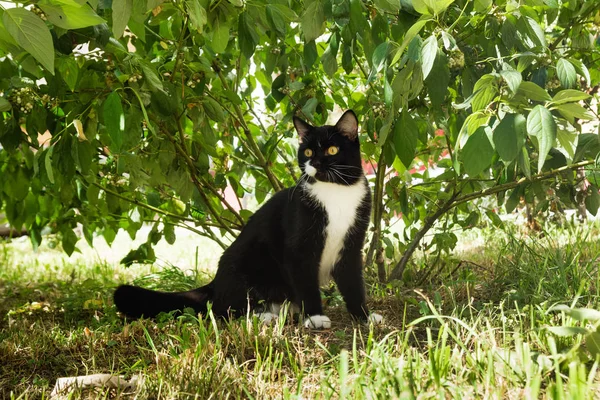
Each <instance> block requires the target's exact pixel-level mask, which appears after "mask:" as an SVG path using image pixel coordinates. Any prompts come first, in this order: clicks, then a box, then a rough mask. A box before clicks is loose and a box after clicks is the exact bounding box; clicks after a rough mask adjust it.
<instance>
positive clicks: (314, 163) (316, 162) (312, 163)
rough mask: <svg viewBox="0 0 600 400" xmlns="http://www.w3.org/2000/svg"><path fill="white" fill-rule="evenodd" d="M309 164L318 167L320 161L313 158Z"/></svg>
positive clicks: (319, 166)
mask: <svg viewBox="0 0 600 400" xmlns="http://www.w3.org/2000/svg"><path fill="white" fill-rule="evenodd" d="M310 165H312V166H313V167H315V168H316V169H319V168H321V161H318V160H313V161H311V163H310Z"/></svg>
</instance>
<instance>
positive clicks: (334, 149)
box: [327, 146, 340, 156]
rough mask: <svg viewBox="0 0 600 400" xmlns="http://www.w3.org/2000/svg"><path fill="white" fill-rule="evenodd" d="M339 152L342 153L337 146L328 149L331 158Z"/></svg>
mask: <svg viewBox="0 0 600 400" xmlns="http://www.w3.org/2000/svg"><path fill="white" fill-rule="evenodd" d="M338 151H340V148H339V147H337V146H331V147H330V148H328V149H327V154H329V155H330V156H335V155H336V154H337V153H338Z"/></svg>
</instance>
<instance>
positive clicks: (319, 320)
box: [304, 315, 331, 329]
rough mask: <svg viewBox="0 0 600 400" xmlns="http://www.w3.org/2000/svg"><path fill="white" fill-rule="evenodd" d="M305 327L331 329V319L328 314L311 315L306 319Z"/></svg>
mask: <svg viewBox="0 0 600 400" xmlns="http://www.w3.org/2000/svg"><path fill="white" fill-rule="evenodd" d="M304 327H306V328H310V329H329V328H331V320H330V319H329V317H328V316H327V315H311V316H310V317H307V318H306V319H305V320H304Z"/></svg>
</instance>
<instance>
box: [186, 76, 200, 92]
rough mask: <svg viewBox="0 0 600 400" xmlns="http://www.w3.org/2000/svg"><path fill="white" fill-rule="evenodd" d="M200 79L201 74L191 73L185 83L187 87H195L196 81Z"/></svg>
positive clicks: (198, 81)
mask: <svg viewBox="0 0 600 400" xmlns="http://www.w3.org/2000/svg"><path fill="white" fill-rule="evenodd" d="M201 80H202V74H199V73H197V72H196V73H195V74H194V75H192V76H191V77H190V80H189V81H187V83H186V85H188V86H189V87H191V88H192V89H193V88H195V87H196V85H197V84H198V83H200V81H201Z"/></svg>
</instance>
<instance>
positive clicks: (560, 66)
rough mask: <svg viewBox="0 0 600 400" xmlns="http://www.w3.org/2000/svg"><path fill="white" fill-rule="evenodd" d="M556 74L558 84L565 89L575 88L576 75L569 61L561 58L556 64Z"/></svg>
mask: <svg viewBox="0 0 600 400" xmlns="http://www.w3.org/2000/svg"><path fill="white" fill-rule="evenodd" d="M556 74H557V75H558V79H559V80H560V84H561V85H562V86H563V87H564V88H567V89H570V88H572V87H573V86H575V82H576V81H577V73H576V72H575V67H574V66H573V64H571V63H570V62H569V61H567V60H566V59H564V58H561V59H560V60H558V61H557V62H556Z"/></svg>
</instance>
